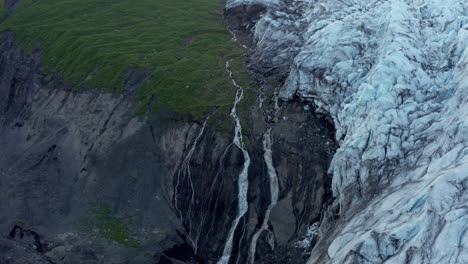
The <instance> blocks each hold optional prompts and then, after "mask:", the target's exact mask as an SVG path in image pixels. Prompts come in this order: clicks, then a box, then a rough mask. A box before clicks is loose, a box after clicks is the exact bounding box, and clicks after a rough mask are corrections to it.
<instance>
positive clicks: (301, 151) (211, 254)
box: [0, 8, 336, 263]
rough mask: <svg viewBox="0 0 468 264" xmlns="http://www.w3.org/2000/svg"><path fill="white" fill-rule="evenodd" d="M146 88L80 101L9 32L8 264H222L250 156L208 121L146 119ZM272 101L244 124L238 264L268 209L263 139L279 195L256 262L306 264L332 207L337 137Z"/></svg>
mask: <svg viewBox="0 0 468 264" xmlns="http://www.w3.org/2000/svg"><path fill="white" fill-rule="evenodd" d="M249 10H250V9H249ZM255 10H257V9H255ZM255 10H253V11H252V10H251V11H252V12H254V11H255ZM261 10H262V9H261V8H259V9H258V10H257V11H261ZM250 64H251V65H255V62H252V61H251V62H250ZM257 72H258V71H257ZM144 77H145V74H144V72H142V71H136V72H133V73H130V74H129V79H128V81H127V92H125V93H124V94H110V93H104V92H98V91H94V90H86V91H76V90H74V89H73V87H68V86H67V85H66V83H65V82H64V81H63V80H62V79H61V78H60V76H58V75H57V74H55V73H53V72H52V73H45V72H44V71H42V68H41V51H40V49H39V48H36V49H35V50H34V51H33V52H32V53H28V52H24V51H22V50H21V49H20V48H18V46H17V43H16V40H15V34H14V32H10V31H6V32H2V33H0V200H1V201H2V203H0V212H1V213H0V236H3V237H4V238H5V239H6V241H7V242H8V241H10V242H8V243H12V244H11V245H10V246H9V248H10V249H9V250H10V251H9V252H10V253H9V255H1V256H0V260H2V261H4V262H5V261H9V262H6V263H25V262H23V260H22V258H24V257H22V258H20V255H21V254H23V253H15V252H20V249H18V248H25V249H27V251H28V252H29V253H28V254H31V256H33V255H34V257H35V258H41V259H44V261H49V262H51V263H180V262H187V263H191V261H192V262H193V261H196V262H198V263H214V262H216V261H217V260H218V259H219V257H220V255H221V254H222V250H223V246H224V243H225V241H226V236H227V233H228V230H229V228H230V226H231V223H232V221H233V219H234V218H235V214H236V210H237V206H236V203H237V199H238V196H237V181H238V175H239V171H240V170H241V168H242V165H243V162H244V161H243V157H242V153H241V151H240V150H239V149H238V148H236V147H235V146H234V145H233V144H232V140H233V135H232V134H233V133H231V131H221V130H220V129H218V128H217V127H216V126H215V125H214V124H213V122H212V119H209V116H208V117H207V119H206V120H199V121H187V120H186V119H185V118H182V117H180V116H178V115H177V114H175V113H171V112H170V111H165V112H163V113H147V114H146V115H145V116H142V117H138V116H136V115H135V114H134V112H133V109H132V106H131V102H132V96H133V94H132V91H133V90H134V88H135V87H137V86H138V85H139V84H140V83H141V80H142V79H144ZM253 78H256V79H261V78H263V76H262V75H260V76H256V77H253ZM271 78H273V79H274V78H275V77H274V76H273V77H270V79H271ZM274 89H275V87H274V86H273V85H266V86H264V90H263V91H264V94H265V96H263V97H259V98H264V99H262V100H264V104H263V105H261V104H258V103H259V102H256V103H257V104H255V105H253V106H251V108H250V109H249V110H248V111H246V112H248V113H249V114H248V115H247V116H246V120H243V122H244V123H245V125H244V130H246V131H247V132H246V134H247V136H246V137H247V139H248V142H249V143H248V145H247V148H248V151H249V153H250V155H251V158H252V165H251V166H250V169H249V191H248V203H249V210H248V212H247V214H246V215H245V216H244V217H243V218H242V219H241V221H240V224H239V226H238V227H237V229H236V230H235V235H234V243H233V244H234V247H233V251H232V258H231V261H232V262H233V263H235V262H238V263H246V262H247V259H248V257H249V256H248V255H249V246H250V244H251V240H252V237H253V235H254V233H255V232H256V231H257V230H258V229H260V228H261V225H262V222H263V219H264V217H265V212H266V211H267V208H268V206H269V200H270V195H271V190H270V188H269V183H268V182H269V180H268V179H269V178H268V171H267V166H266V164H265V159H264V147H263V143H262V142H263V138H264V133H265V132H266V131H267V129H271V135H272V142H273V143H272V156H273V164H274V165H275V168H276V172H277V175H278V182H279V190H280V192H279V201H278V203H277V205H276V206H275V207H274V208H273V210H272V211H271V215H270V217H269V221H268V228H267V229H268V231H265V232H262V233H261V234H260V236H259V239H258V246H257V251H256V255H257V256H256V263H298V262H301V261H300V260H301V259H302V260H303V261H302V262H305V261H306V259H307V255H304V251H305V249H303V248H300V247H298V246H297V244H296V242H297V241H299V240H301V239H303V238H304V237H305V235H306V233H307V229H308V227H309V226H310V225H312V224H313V223H315V222H317V221H319V220H320V217H321V213H322V209H323V205H324V204H325V203H327V201H328V199H329V198H330V194H329V179H328V177H327V174H326V171H327V168H328V165H329V162H330V160H331V157H332V154H333V152H334V149H335V148H336V146H335V142H334V140H333V133H334V131H333V128H332V127H331V126H330V125H329V123H328V122H327V121H326V119H325V118H324V117H321V116H317V115H316V114H314V111H313V106H310V105H306V104H303V103H302V102H300V101H299V100H297V101H293V102H290V103H284V104H282V105H280V107H279V109H277V110H274V92H273V90H274ZM257 100H260V99H257ZM213 111H216V110H215V109H213ZM161 116H165V117H167V116H169V117H170V119H171V122H169V123H168V122H166V121H164V120H163V118H161ZM204 121H206V123H204ZM291 127H294V129H291ZM192 149H193V152H192V151H191V150H192ZM12 232H13V233H12ZM17 232H21V235H20V234H19V233H18V234H16V233H17ZM23 233H27V234H29V235H26V236H25V235H23ZM31 234H32V235H31ZM31 236H32V238H28V237H31ZM272 241H273V242H272ZM7 242H5V243H7ZM18 245H19V246H18ZM11 252H13V253H11ZM25 254H26V253H25ZM7 256H8V257H7ZM2 258H3V259H2ZM7 258H8V259H7ZM177 261H179V262H177ZM288 261H289V262H288ZM2 263H3V262H2ZM34 263H41V262H34Z"/></svg>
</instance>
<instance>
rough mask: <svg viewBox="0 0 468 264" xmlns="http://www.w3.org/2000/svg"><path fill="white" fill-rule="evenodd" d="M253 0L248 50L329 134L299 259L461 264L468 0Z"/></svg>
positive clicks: (467, 163)
mask: <svg viewBox="0 0 468 264" xmlns="http://www.w3.org/2000/svg"><path fill="white" fill-rule="evenodd" d="M251 2H252V1H242V0H233V1H228V7H229V3H231V4H233V3H235V4H236V5H240V4H242V3H243V4H245V5H249V4H251ZM257 2H262V1H257ZM263 2H264V3H267V4H265V5H266V6H269V9H268V10H267V11H266V12H265V13H264V14H263V15H262V17H261V18H260V20H259V21H258V22H256V25H255V27H254V28H253V29H252V33H253V36H254V41H255V45H256V46H255V49H254V51H253V54H252V57H253V58H254V59H256V60H257V61H259V62H261V63H262V64H263V65H266V66H265V68H270V69H280V70H278V73H279V74H285V78H286V81H285V83H284V86H283V87H282V89H281V91H280V96H281V98H282V99H283V100H285V101H287V100H291V99H292V98H294V97H300V98H302V99H303V100H308V101H311V102H314V104H315V105H316V106H317V111H319V112H323V113H327V114H329V115H330V117H331V118H332V119H333V122H334V125H335V127H336V131H337V132H336V139H337V140H338V141H339V144H340V148H339V149H338V151H337V153H336V154H335V156H334V158H333V161H332V164H331V166H330V169H329V174H330V177H332V191H333V196H334V197H335V200H334V202H333V204H332V205H331V206H330V207H329V209H328V212H327V213H326V214H325V216H324V217H323V219H322V221H321V222H322V223H321V225H320V228H319V231H318V236H319V239H318V242H317V244H316V245H315V247H314V248H313V250H312V254H311V257H310V260H309V262H308V263H310V264H312V263H418V264H420V263H453V264H456V263H468V232H467V231H468V49H467V47H468V1H465V0H370V1H369V0H315V1H313V0H308V1H307V0H304V1H299V0H289V1H283V4H278V3H277V2H274V1H273V2H274V3H275V4H268V3H270V2H271V1H263Z"/></svg>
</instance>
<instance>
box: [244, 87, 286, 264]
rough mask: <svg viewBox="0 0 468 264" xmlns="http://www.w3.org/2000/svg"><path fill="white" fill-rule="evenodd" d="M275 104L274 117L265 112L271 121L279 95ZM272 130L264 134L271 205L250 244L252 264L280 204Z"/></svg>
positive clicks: (261, 105)
mask: <svg viewBox="0 0 468 264" xmlns="http://www.w3.org/2000/svg"><path fill="white" fill-rule="evenodd" d="M262 95H263V93H262V94H261V96H260V97H259V99H260V100H259V108H260V109H262V110H263V101H264V100H265V98H264V96H262ZM274 103H275V105H274V114H273V116H270V115H268V114H266V112H265V111H263V112H264V114H265V115H266V117H267V119H268V120H269V121H271V120H274V118H275V116H276V113H277V112H278V110H279V106H278V96H277V93H276V94H275V98H274ZM271 129H272V128H271V127H268V128H267V130H266V131H265V133H264V134H263V150H264V154H263V159H264V161H265V164H266V166H267V172H268V180H269V182H270V204H269V205H268V208H267V210H266V211H265V216H264V218H263V222H262V225H261V226H260V228H259V229H258V230H257V231H256V232H255V233H254V235H253V236H252V240H251V242H250V248H249V256H248V263H250V264H253V263H254V262H255V252H256V251H257V242H258V238H259V237H260V235H261V234H262V233H263V232H265V231H269V230H268V221H269V220H270V214H271V211H272V210H273V208H274V207H275V206H276V204H277V203H278V197H279V184H278V175H277V173H276V169H275V166H274V164H273V152H272V150H271V147H272V139H271ZM270 246H271V247H272V249H273V247H274V242H272V241H270Z"/></svg>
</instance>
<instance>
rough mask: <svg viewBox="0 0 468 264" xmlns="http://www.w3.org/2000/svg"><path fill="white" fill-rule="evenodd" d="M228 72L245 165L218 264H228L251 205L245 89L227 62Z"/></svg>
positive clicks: (238, 142) (236, 133)
mask: <svg viewBox="0 0 468 264" xmlns="http://www.w3.org/2000/svg"><path fill="white" fill-rule="evenodd" d="M225 68H226V71H227V72H228V73H229V78H230V79H231V82H232V84H233V85H234V86H235V87H236V88H237V92H236V97H235V100H234V105H233V107H232V110H231V117H232V118H233V119H234V121H235V129H234V139H233V143H234V145H236V146H237V147H238V148H239V149H240V150H241V151H242V155H243V156H244V165H243V166H242V170H241V171H240V173H239V179H238V189H239V192H238V198H237V200H238V203H237V215H236V218H235V219H234V221H233V222H232V226H231V228H230V230H229V232H228V237H227V240H226V244H225V245H224V250H223V255H222V256H221V258H220V259H219V260H218V264H228V263H229V259H230V258H231V253H232V244H233V239H234V233H235V231H236V229H237V226H238V225H239V221H240V220H241V218H242V217H243V216H244V215H245V213H247V210H248V208H249V204H248V202H247V191H248V188H249V174H248V172H249V167H250V156H249V153H248V152H247V150H246V149H245V146H244V141H243V138H242V125H241V122H240V119H239V117H238V116H237V104H238V103H239V102H240V101H241V100H242V98H243V97H244V89H243V88H242V87H241V86H240V85H238V84H237V83H236V81H235V80H234V76H233V73H232V71H231V68H230V61H227V62H226V67H225Z"/></svg>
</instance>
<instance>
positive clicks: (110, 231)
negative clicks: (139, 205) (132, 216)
mask: <svg viewBox="0 0 468 264" xmlns="http://www.w3.org/2000/svg"><path fill="white" fill-rule="evenodd" d="M129 224H131V221H130V220H129V219H126V220H124V219H120V218H118V217H116V216H115V215H114V214H113V213H112V210H111V209H110V207H109V206H107V205H104V204H103V205H99V206H96V207H95V208H93V209H92V210H91V211H90V214H89V215H88V216H87V217H85V218H84V219H82V225H83V226H84V227H85V228H86V230H87V231H88V232H93V233H95V234H97V235H98V236H99V237H101V238H103V239H107V240H110V241H114V242H116V243H118V244H120V245H123V246H127V247H131V248H135V249H141V248H142V245H141V242H140V241H138V240H136V239H134V238H132V237H131V236H130V234H129V233H128V225H129Z"/></svg>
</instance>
